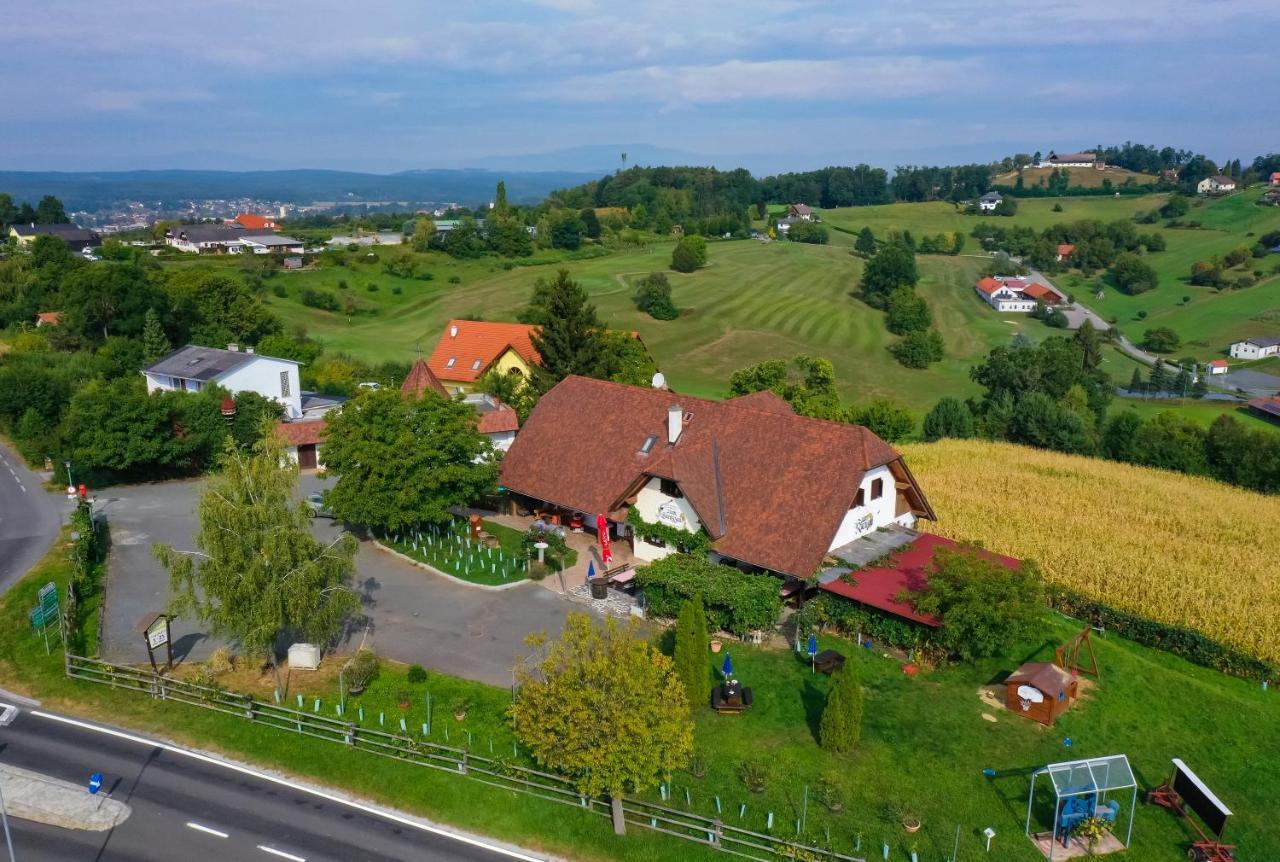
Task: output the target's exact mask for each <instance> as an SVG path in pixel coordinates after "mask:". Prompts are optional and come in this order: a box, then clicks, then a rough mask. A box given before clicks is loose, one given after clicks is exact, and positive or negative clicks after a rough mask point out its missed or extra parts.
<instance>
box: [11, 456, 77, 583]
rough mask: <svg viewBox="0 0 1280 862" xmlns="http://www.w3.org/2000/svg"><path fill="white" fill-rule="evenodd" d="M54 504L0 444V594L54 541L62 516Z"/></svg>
mask: <svg viewBox="0 0 1280 862" xmlns="http://www.w3.org/2000/svg"><path fill="white" fill-rule="evenodd" d="M54 500H55V498H53V497H51V496H50V495H49V494H47V493H45V490H44V488H43V486H42V485H41V480H40V477H39V476H37V475H36V474H34V473H32V472H31V471H30V470H28V469H27V468H26V467H25V466H23V463H22V459H21V458H19V457H18V456H17V454H16V453H14V452H13V450H11V449H9V448H8V447H7V446H6V445H4V444H3V443H0V593H2V592H4V591H5V590H7V589H9V587H10V586H11V585H12V584H13V582H14V581H16V580H18V579H19V578H20V577H22V576H23V575H25V574H26V573H27V570H28V569H30V568H31V567H32V566H34V565H35V564H36V563H37V562H38V561H39V560H40V558H41V557H43V556H44V555H45V552H47V551H48V550H49V547H50V546H51V545H52V544H53V540H54V539H55V538H57V535H58V527H59V525H60V524H61V521H62V514H63V513H61V512H59V511H58V508H57V504H56V503H55V502H54ZM67 506H68V509H69V508H70V504H67Z"/></svg>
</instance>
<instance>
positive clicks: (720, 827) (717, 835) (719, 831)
mask: <svg viewBox="0 0 1280 862" xmlns="http://www.w3.org/2000/svg"><path fill="white" fill-rule="evenodd" d="M713 825H714V828H713V831H712V832H711V836H710V837H711V844H712V846H713V847H720V840H721V839H722V838H724V824H723V823H721V822H720V818H719V817H717V818H716V819H715V822H714V824H713Z"/></svg>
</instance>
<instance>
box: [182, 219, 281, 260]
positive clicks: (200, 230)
mask: <svg viewBox="0 0 1280 862" xmlns="http://www.w3.org/2000/svg"><path fill="white" fill-rule="evenodd" d="M274 234H275V231H273V230H271V229H270V228H256V229H255V228H243V227H241V226H240V225H238V224H235V223H229V224H180V225H175V226H174V227H172V228H170V229H169V230H167V231H165V235H164V243H165V245H167V246H169V247H170V248H176V249H177V250H178V251H185V252H190V253H192V254H239V253H240V252H242V251H244V241H245V240H246V239H258V238H261V237H268V236H273V235H274ZM295 242H296V240H295Z"/></svg>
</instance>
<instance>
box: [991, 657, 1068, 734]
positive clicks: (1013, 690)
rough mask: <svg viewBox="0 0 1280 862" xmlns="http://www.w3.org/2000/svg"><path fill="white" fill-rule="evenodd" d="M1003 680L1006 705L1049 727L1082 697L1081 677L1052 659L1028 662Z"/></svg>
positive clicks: (1011, 710)
mask: <svg viewBox="0 0 1280 862" xmlns="http://www.w3.org/2000/svg"><path fill="white" fill-rule="evenodd" d="M1004 684H1005V706H1007V707H1008V708H1009V711H1010V712H1016V713H1018V714H1019V715H1022V716H1025V717H1027V718H1029V719H1031V720H1032V721H1038V722H1040V723H1041V724H1044V725H1048V726H1049V727H1052V726H1053V723H1054V722H1055V721H1057V720H1058V716H1060V715H1062V714H1063V713H1064V712H1066V711H1067V710H1068V709H1070V708H1071V705H1072V704H1073V703H1075V701H1076V698H1077V697H1079V681H1078V680H1077V679H1075V678H1074V677H1073V676H1072V675H1071V674H1069V673H1067V672H1066V671H1065V670H1063V669H1062V668H1060V667H1058V666H1057V665H1056V664H1052V663H1050V662H1040V661H1032V662H1027V663H1026V664H1024V665H1023V666H1022V667H1020V668H1018V669H1017V670H1016V671H1014V672H1013V673H1011V674H1010V675H1009V677H1008V678H1007V679H1006V680H1005V681H1004Z"/></svg>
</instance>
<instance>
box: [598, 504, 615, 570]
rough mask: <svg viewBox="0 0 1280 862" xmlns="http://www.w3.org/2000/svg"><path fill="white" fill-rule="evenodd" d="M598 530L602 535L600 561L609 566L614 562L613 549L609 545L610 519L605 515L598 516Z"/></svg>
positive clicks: (606, 566)
mask: <svg viewBox="0 0 1280 862" xmlns="http://www.w3.org/2000/svg"><path fill="white" fill-rule="evenodd" d="M596 532H597V533H598V534H599V535H600V562H602V563H604V565H605V568H608V566H609V564H610V563H611V562H613V550H612V549H611V548H610V547H609V519H608V518H606V517H605V516H604V515H598V516H597V517H596Z"/></svg>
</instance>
